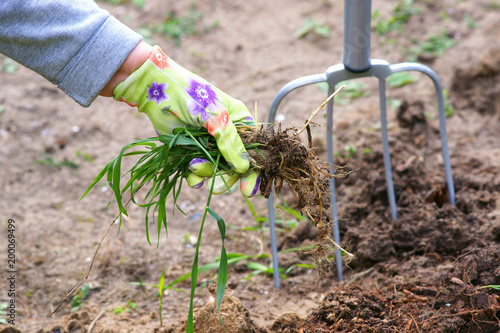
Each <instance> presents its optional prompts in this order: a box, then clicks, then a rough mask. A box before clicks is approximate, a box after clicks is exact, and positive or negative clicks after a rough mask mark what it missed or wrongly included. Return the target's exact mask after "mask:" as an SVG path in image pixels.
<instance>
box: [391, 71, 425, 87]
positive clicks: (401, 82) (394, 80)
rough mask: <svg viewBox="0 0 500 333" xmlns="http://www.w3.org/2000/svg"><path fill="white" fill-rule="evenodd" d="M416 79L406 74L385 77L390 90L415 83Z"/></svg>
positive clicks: (400, 73)
mask: <svg viewBox="0 0 500 333" xmlns="http://www.w3.org/2000/svg"><path fill="white" fill-rule="evenodd" d="M417 79H418V78H417V77H416V76H415V75H411V74H410V73H408V72H397V73H393V74H391V75H389V76H388V77H387V84H388V85H389V87H391V88H400V87H403V86H405V85H407V84H410V83H413V82H415V81H417Z"/></svg>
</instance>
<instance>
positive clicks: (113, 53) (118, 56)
mask: <svg viewBox="0 0 500 333" xmlns="http://www.w3.org/2000/svg"><path fill="white" fill-rule="evenodd" d="M141 40H142V37H141V35H139V34H138V33H136V32H134V31H133V30H131V29H130V28H129V27H127V26H126V25H124V24H123V23H121V22H120V21H118V20H117V19H116V18H114V17H113V16H110V17H109V18H108V19H107V20H106V21H104V23H103V24H102V25H101V27H100V28H99V29H98V30H97V31H96V32H95V34H94V35H93V36H92V38H91V39H90V40H89V41H88V42H87V44H86V45H85V46H84V47H83V48H82V49H81V50H80V51H79V52H78V54H76V56H75V57H73V59H72V60H71V61H70V62H69V63H68V64H67V65H66V66H65V67H64V68H63V70H62V71H61V72H60V73H59V74H58V75H57V76H56V82H59V84H58V86H59V88H60V89H61V90H63V91H64V92H65V93H66V94H67V95H69V96H70V97H71V98H73V99H74V100H75V101H76V102H78V103H79V104H80V105H82V106H85V107H87V106H89V105H90V104H91V103H92V101H93V100H94V99H95V98H96V97H97V95H98V94H99V92H100V91H101V90H102V88H103V87H104V86H105V85H106V83H108V81H109V80H110V79H111V77H112V76H113V75H114V73H115V72H116V71H117V70H118V68H119V67H120V66H121V64H122V63H123V61H124V60H125V59H126V58H127V56H128V55H129V54H130V52H131V51H132V50H133V49H134V47H135V46H136V45H137V44H138V43H139V42H140V41H141Z"/></svg>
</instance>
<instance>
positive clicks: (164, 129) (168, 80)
mask: <svg viewBox="0 0 500 333" xmlns="http://www.w3.org/2000/svg"><path fill="white" fill-rule="evenodd" d="M113 95H114V98H115V99H116V100H119V101H122V102H126V103H127V104H129V105H130V106H133V107H135V106H137V108H138V109H139V111H140V112H144V113H146V115H147V116H148V117H149V119H150V120H151V122H152V123H153V126H154V128H155V130H156V132H157V134H170V133H172V131H173V130H174V129H175V128H177V127H183V126H186V125H188V126H192V127H194V128H200V127H205V128H206V129H207V130H208V132H209V133H210V134H211V135H213V136H214V138H215V140H216V142H217V147H218V148H219V150H220V152H221V154H222V156H223V157H224V159H225V160H226V162H227V163H228V164H229V165H230V166H231V168H232V169H233V170H234V171H235V173H225V174H224V175H223V177H224V179H226V183H227V185H228V186H229V187H231V186H232V185H233V184H234V183H235V182H236V181H237V180H238V179H240V178H241V179H242V182H241V184H242V186H240V189H241V190H242V193H243V194H244V195H245V196H251V195H254V194H255V193H256V192H257V189H258V187H259V183H260V176H259V174H258V173H257V172H256V171H248V168H249V166H250V163H249V158H248V153H247V152H246V151H245V148H244V146H243V142H242V141H241V138H240V136H239V135H238V132H237V130H236V127H235V126H234V123H233V121H235V122H237V121H242V120H245V121H248V120H253V119H252V117H251V115H250V113H249V112H248V109H247V108H246V107H245V105H244V104H243V103H242V102H241V101H239V100H236V99H234V98H232V97H230V96H228V95H227V94H225V93H224V92H222V91H220V90H219V89H217V88H215V87H214V86H212V85H211V84H210V83H208V82H206V81H205V80H203V79H202V78H200V77H199V76H196V75H195V74H193V73H191V72H190V71H188V70H186V69H185V68H183V67H181V66H179V65H178V64H177V63H175V62H174V61H173V60H172V59H170V58H169V57H167V56H166V55H165V54H164V53H163V52H162V50H161V49H160V48H159V47H158V46H154V47H153V51H152V53H151V55H150V56H149V59H148V60H147V61H146V62H145V63H144V64H143V65H142V66H141V67H139V68H138V69H137V70H136V71H135V72H134V73H132V75H130V76H129V77H128V78H127V79H126V80H125V81H123V82H122V83H120V84H119V85H118V86H117V87H116V88H115V90H114V91H113ZM207 162H208V161H203V162H202V165H203V168H200V166H201V164H199V163H200V161H192V162H191V163H190V170H191V171H192V172H193V173H192V174H190V175H189V176H188V179H187V180H188V184H189V185H190V186H192V187H195V188H198V187H200V186H201V185H202V184H203V180H204V179H205V178H207V177H212V175H213V166H211V164H210V163H208V164H210V166H209V165H207V164H206V163H207ZM200 170H201V171H200ZM210 171H211V172H210ZM247 171H248V172H247ZM215 181H216V184H215V185H214V186H215V190H214V194H220V193H223V192H225V191H226V190H227V187H226V185H225V184H224V182H223V181H222V180H221V179H217V177H215ZM219 183H222V186H218V185H219Z"/></svg>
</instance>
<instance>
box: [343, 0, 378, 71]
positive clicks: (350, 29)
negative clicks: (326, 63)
mask: <svg viewBox="0 0 500 333" xmlns="http://www.w3.org/2000/svg"><path fill="white" fill-rule="evenodd" d="M371 12H372V2H371V0H344V53H343V55H342V63H343V64H344V66H345V68H346V69H347V70H349V71H351V72H355V73H359V72H365V71H367V70H368V69H370V66H371V60H370V30H371V18H372V17H371Z"/></svg>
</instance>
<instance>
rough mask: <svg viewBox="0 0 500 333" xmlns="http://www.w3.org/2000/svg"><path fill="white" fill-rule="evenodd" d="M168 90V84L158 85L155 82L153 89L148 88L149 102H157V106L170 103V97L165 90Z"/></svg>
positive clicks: (152, 85) (152, 84)
mask: <svg viewBox="0 0 500 333" xmlns="http://www.w3.org/2000/svg"><path fill="white" fill-rule="evenodd" d="M167 88H168V83H158V82H156V81H153V82H152V83H151V87H150V88H148V101H155V102H156V104H158V105H160V103H161V101H162V100H164V101H168V100H169V99H170V98H169V97H168V95H167V93H166V92H165V90H167Z"/></svg>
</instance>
